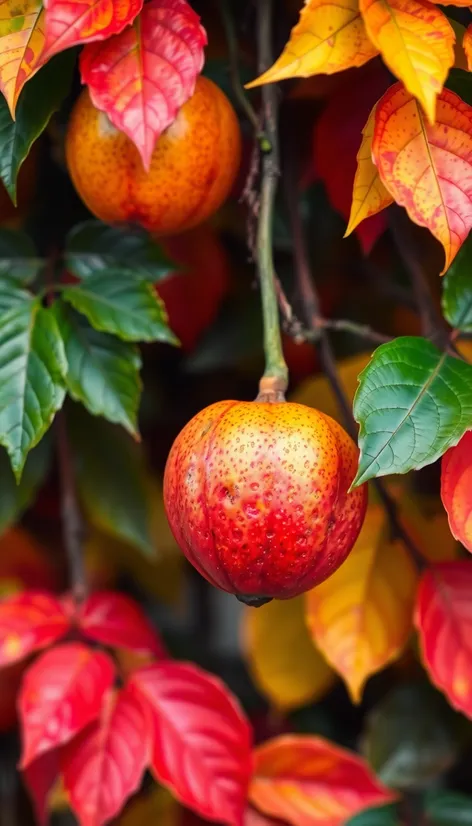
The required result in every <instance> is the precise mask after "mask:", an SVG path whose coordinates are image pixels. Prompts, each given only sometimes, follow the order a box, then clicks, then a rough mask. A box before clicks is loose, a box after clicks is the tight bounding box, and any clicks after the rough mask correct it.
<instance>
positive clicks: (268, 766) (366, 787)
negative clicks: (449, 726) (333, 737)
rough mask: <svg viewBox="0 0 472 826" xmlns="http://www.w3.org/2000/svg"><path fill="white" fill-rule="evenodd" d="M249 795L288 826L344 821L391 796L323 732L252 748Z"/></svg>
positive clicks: (354, 757) (327, 825)
mask: <svg viewBox="0 0 472 826" xmlns="http://www.w3.org/2000/svg"><path fill="white" fill-rule="evenodd" d="M249 799H250V801H251V802H252V803H253V804H254V805H255V806H257V808H258V809H260V810H261V811H262V812H264V813H265V814H267V815H270V816H271V817H276V818H279V819H281V820H284V821H286V822H288V823H291V824H292V825H293V826H344V824H346V823H347V821H348V820H349V819H350V818H351V817H354V815H356V814H359V813H360V812H362V811H364V809H368V808H371V807H374V806H382V805H383V804H385V803H390V802H391V801H392V800H394V799H395V795H394V794H393V793H392V792H390V791H389V790H388V789H386V788H385V786H382V785H381V783H379V781H378V780H377V779H376V778H375V776H374V775H373V774H372V772H371V771H370V769H369V767H368V765H367V763H365V761H364V760H362V759H361V758H360V757H358V756H357V755H355V754H352V753H351V752H349V751H346V750H345V749H341V748H339V747H338V746H335V745H334V744H333V743H330V742H329V741H328V740H325V739H323V738H322V737H309V736H304V735H282V736H281V737H276V738H275V739H273V740H270V741H269V742H268V743H264V744H263V745H262V746H259V747H258V748H257V749H256V750H255V768H254V776H253V779H252V782H251V787H250V789H249Z"/></svg>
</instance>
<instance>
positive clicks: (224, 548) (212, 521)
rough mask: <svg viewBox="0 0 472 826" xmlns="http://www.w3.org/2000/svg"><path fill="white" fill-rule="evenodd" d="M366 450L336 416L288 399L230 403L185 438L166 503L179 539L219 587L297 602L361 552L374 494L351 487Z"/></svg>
mask: <svg viewBox="0 0 472 826" xmlns="http://www.w3.org/2000/svg"><path fill="white" fill-rule="evenodd" d="M357 455H358V454H357V447H356V446H355V445H354V443H353V442H352V440H351V439H350V437H349V436H348V435H347V434H346V433H345V431H344V430H343V429H342V428H341V427H340V425H338V424H337V423H336V422H335V421H334V420H332V419H330V418H329V417H328V416H325V415H324V414H322V413H320V412H319V411H317V410H313V409H312V408H308V407H304V406H303V405H298V404H291V403H287V402H282V403H277V404H265V403H260V402H237V401H223V402H218V403H216V404H213V405H210V407H207V408H205V409H204V410H202V411H201V412H200V413H198V414H197V415H196V416H195V417H194V418H193V419H192V420H191V421H190V422H189V423H188V424H187V425H186V427H185V428H184V429H183V430H182V432H181V433H180V434H179V436H178V437H177V439H176V441H175V442H174V445H173V447H172V450H171V452H170V455H169V459H168V462H167V466H166V471H165V477H164V502H165V506H166V511H167V515H168V519H169V522H170V525H171V528H172V531H173V533H174V536H175V538H176V540H177V542H178V544H179V545H180V547H181V548H182V550H183V552H184V554H185V555H186V556H187V557H188V559H189V560H190V562H192V564H193V565H194V566H195V567H196V568H197V570H199V571H200V573H201V574H203V576H205V577H206V578H207V579H208V580H209V581H210V582H212V584H214V585H217V586H218V587H220V588H222V589H223V590H224V591H228V592H230V593H235V594H236V595H237V596H238V597H240V598H244V599H246V598H251V597H253V598H254V597H257V598H272V597H278V598H281V599H287V598H289V597H293V596H295V595H297V594H300V593H303V592H304V591H306V590H308V589H309V588H311V587H313V586H314V585H316V584H318V583H319V582H322V581H323V580H324V579H326V577H328V576H329V575H330V574H331V573H333V572H334V571H335V570H336V568H338V567H339V565H340V564H341V563H342V562H343V560H344V559H345V557H346V556H347V554H348V553H349V551H350V550H351V548H352V546H353V544H354V542H355V540H356V538H357V535H358V533H359V530H360V527H361V525H362V521H363V518H364V513H365V507H366V500H367V491H366V488H365V487H361V488H358V489H356V490H354V491H353V492H352V493H350V494H348V493H347V491H348V488H349V485H350V483H351V481H352V479H353V477H354V474H355V470H356V466H357Z"/></svg>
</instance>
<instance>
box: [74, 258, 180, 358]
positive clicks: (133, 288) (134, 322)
mask: <svg viewBox="0 0 472 826" xmlns="http://www.w3.org/2000/svg"><path fill="white" fill-rule="evenodd" d="M62 298H63V299H64V301H67V302H68V304H71V305H72V307H74V308H75V309H76V310H77V311H78V312H79V313H82V314H83V315H85V316H86V317H87V318H88V320H89V322H90V324H91V325H92V327H94V328H95V330H99V331H101V332H103V333H111V334H112V335H115V336H118V337H119V338H121V339H122V340H123V341H165V342H167V343H168V344H177V343H178V341H177V339H176V337H175V336H174V334H173V332H172V331H171V330H170V329H169V326H168V319H167V313H166V311H165V307H164V304H163V303H162V301H161V300H160V299H159V297H158V295H157V293H156V291H155V289H154V286H153V285H152V284H149V283H148V282H146V281H140V280H138V279H137V278H136V277H134V276H133V275H131V274H130V275H125V274H124V273H121V272H120V271H119V270H118V271H115V270H102V271H101V272H98V273H96V274H95V275H91V276H90V277H89V278H87V279H86V281H84V282H82V283H81V284H78V285H76V286H73V287H66V288H65V289H63V290H62Z"/></svg>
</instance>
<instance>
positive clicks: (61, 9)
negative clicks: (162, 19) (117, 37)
mask: <svg viewBox="0 0 472 826" xmlns="http://www.w3.org/2000/svg"><path fill="white" fill-rule="evenodd" d="M44 5H45V7H46V42H45V44H44V50H43V52H42V54H41V62H42V63H45V62H46V60H49V58H50V57H52V56H53V55H54V54H57V52H63V51H64V49H69V48H70V47H71V46H77V45H80V44H82V43H91V42H92V41H93V40H106V39H107V38H108V37H111V36H112V35H114V34H119V32H122V31H123V29H124V28H126V26H128V25H129V24H130V23H132V22H133V20H134V18H135V17H136V15H138V14H139V12H140V11H141V9H142V7H143V0H44Z"/></svg>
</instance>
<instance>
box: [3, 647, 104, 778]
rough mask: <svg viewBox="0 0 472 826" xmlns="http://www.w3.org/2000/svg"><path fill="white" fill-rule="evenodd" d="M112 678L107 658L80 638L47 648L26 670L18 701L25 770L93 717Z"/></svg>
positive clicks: (21, 765) (97, 713)
mask: <svg viewBox="0 0 472 826" xmlns="http://www.w3.org/2000/svg"><path fill="white" fill-rule="evenodd" d="M114 677H115V668H114V665H113V662H112V660H111V659H110V658H109V657H108V655H107V654H104V653H103V652H101V651H93V650H92V649H91V648H88V647H87V646H85V645H83V644H82V643H80V642H69V643H63V644H62V645H58V646H56V647H55V648H51V649H50V650H49V651H46V653H45V654H43V655H42V656H41V657H39V658H38V659H37V660H35V662H34V663H33V665H32V666H30V668H29V669H28V670H27V671H26V673H25V676H24V678H23V684H22V687H21V690H20V695H19V699H18V709H19V713H20V720H21V726H22V734H23V736H22V742H23V753H22V758H21V764H20V768H22V769H24V768H25V767H26V766H28V765H29V764H30V763H32V762H33V760H36V759H37V758H38V757H40V756H41V755H42V754H44V753H45V752H47V751H52V750H54V749H56V748H57V747H58V746H62V745H63V744H64V743H67V742H68V741H69V740H72V738H73V737H75V736H76V735H77V734H78V733H79V732H80V731H81V730H82V729H83V728H85V726H87V725H88V724H89V723H91V722H92V721H93V720H95V719H96V718H97V717H98V716H99V714H100V709H101V706H102V700H103V695H104V694H105V692H106V691H107V690H108V689H109V688H110V686H111V685H112V683H113V680H114Z"/></svg>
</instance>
